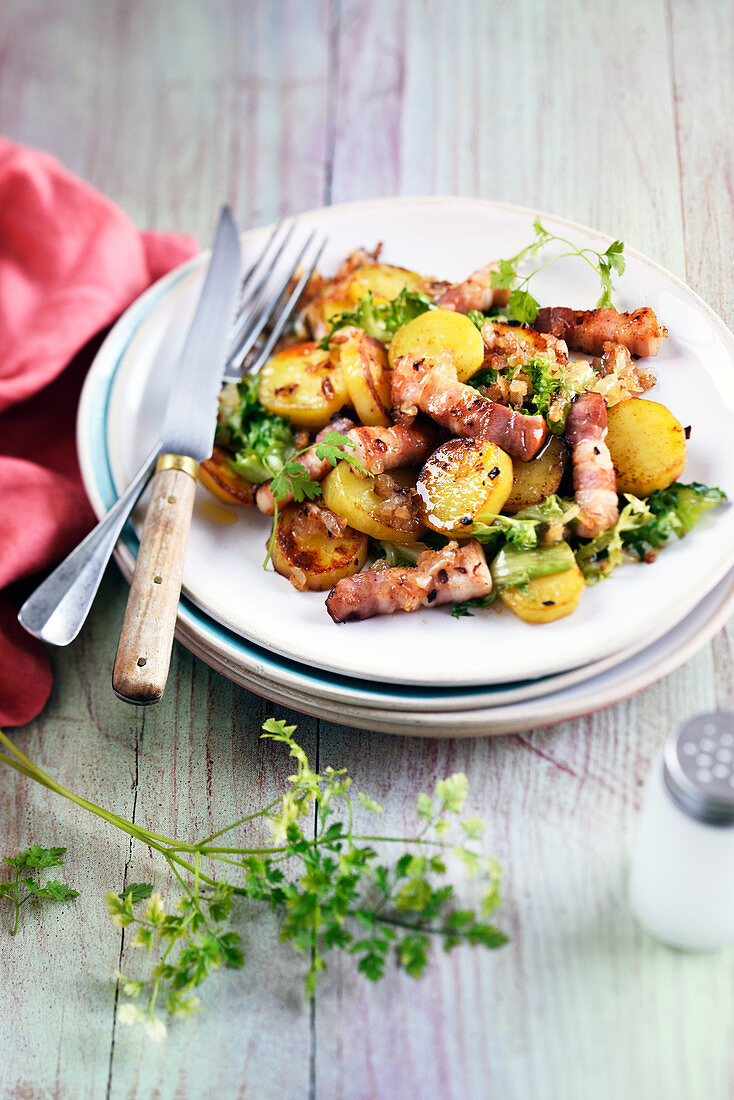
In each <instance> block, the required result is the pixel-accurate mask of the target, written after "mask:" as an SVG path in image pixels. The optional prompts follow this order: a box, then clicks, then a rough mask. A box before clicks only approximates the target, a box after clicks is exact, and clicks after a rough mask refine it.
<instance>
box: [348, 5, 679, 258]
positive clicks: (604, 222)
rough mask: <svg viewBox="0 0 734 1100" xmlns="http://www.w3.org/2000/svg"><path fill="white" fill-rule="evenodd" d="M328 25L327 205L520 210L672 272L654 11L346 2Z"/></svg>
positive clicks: (671, 155)
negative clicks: (458, 197)
mask: <svg viewBox="0 0 734 1100" xmlns="http://www.w3.org/2000/svg"><path fill="white" fill-rule="evenodd" d="M341 10H342V15H341V35H340V50H339V64H338V70H337V71H338V78H339V94H338V98H337V116H336V152H335V159H334V172H333V185H332V198H333V201H334V202H343V201H348V200H352V199H360V198H367V197H372V196H377V195H379V196H384V195H389V194H425V193H439V194H463V195H473V196H479V197H481V198H488V199H497V200H500V201H503V202H511V203H519V204H521V205H527V206H530V207H531V208H533V209H538V210H547V211H550V212H552V213H555V214H558V215H561V216H564V217H568V218H572V219H573V220H576V221H580V222H584V223H586V224H588V225H592V226H594V227H595V228H598V229H601V230H602V231H604V232H607V233H609V234H610V235H613V236H620V237H623V238H624V239H625V240H627V241H628V243H629V244H631V245H633V246H634V247H636V248H639V249H640V250H642V251H643V252H646V253H647V254H649V255H651V256H652V257H654V258H655V259H657V260H658V262H660V263H662V264H664V265H665V266H667V267H670V268H671V269H672V270H673V271H675V272H676V273H677V274H679V275H681V274H682V273H683V250H682V248H681V245H680V229H681V214H680V197H679V190H678V184H677V178H678V163H677V154H676V141H675V130H674V112H673V94H672V86H671V81H670V78H669V70H668V45H669V44H668V40H667V27H666V12H665V5H664V2H663V0H654V2H649V3H645V4H637V3H635V2H634V0H623V2H622V3H620V4H617V5H615V6H614V7H613V8H610V7H604V6H603V5H599V4H586V3H584V2H583V0H546V2H543V3H537V0H519V2H518V3H515V4H511V5H508V4H496V3H485V2H481V0H480V2H476V0H431V2H427V3H426V2H424V0H407V2H406V3H404V4H399V5H395V4H391V3H390V0H379V2H377V3H374V2H369V0H345V2H344V3H343V4H342V8H341ZM641 104H644V124H643V122H642V118H641V107H640V105H641Z"/></svg>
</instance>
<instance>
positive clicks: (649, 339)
mask: <svg viewBox="0 0 734 1100" xmlns="http://www.w3.org/2000/svg"><path fill="white" fill-rule="evenodd" d="M533 327H534V328H535V329H537V331H538V332H550V333H551V335H553V336H557V337H558V338H559V339H560V340H565V341H566V343H567V344H568V346H569V347H570V348H575V349H576V350H577V351H585V352H587V354H589V355H603V353H604V344H605V343H607V342H611V343H614V344H623V345H624V347H626V348H627V350H628V351H629V352H630V354H632V355H640V356H646V355H657V353H658V351H659V350H660V341H661V340H662V339H664V337H666V336H667V335H668V330H667V329H666V328H665V326H664V325H661V324H660V323H659V322H658V319H657V317H656V316H655V314H654V313H653V311H652V310H651V309H649V308H648V307H647V306H643V307H642V308H641V309H636V310H635V311H634V313H617V311H616V309H588V310H583V309H567V308H566V307H565V306H553V307H551V308H549V309H541V310H538V316H537V317H536V318H535V321H534V325H533Z"/></svg>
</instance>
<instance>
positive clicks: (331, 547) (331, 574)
mask: <svg viewBox="0 0 734 1100" xmlns="http://www.w3.org/2000/svg"><path fill="white" fill-rule="evenodd" d="M368 546H369V539H368V538H367V536H366V535H362V534H360V533H359V532H358V531H354V530H353V529H352V528H351V527H349V526H348V525H347V524H345V523H340V522H339V521H338V518H337V517H336V516H334V515H331V514H330V513H329V512H328V511H327V509H326V508H322V507H320V506H319V505H318V504H313V503H312V502H308V501H305V502H304V503H302V504H287V505H286V506H285V508H284V509H283V511H282V512H281V513H280V515H279V516H278V523H277V525H276V529H275V538H274V540H273V544H272V550H271V558H270V560H271V561H272V563H273V567H274V569H275V570H276V571H277V572H278V573H281V574H282V575H283V576H284V577H288V578H289V580H290V582H291V584H293V586H294V587H295V588H297V589H298V590H299V591H301V592H303V591H306V590H309V591H312V592H326V590H327V589H329V588H332V587H333V585H335V584H336V582H337V581H338V580H341V579H342V577H351V575H352V574H353V573H358V572H359V571H360V569H361V568H362V566H363V565H364V563H365V561H366V560H367V549H368Z"/></svg>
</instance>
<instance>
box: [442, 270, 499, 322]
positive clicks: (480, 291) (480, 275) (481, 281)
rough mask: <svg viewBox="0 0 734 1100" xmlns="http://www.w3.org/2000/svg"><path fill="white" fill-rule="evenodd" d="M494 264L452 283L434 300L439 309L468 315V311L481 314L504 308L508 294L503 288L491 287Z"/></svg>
mask: <svg viewBox="0 0 734 1100" xmlns="http://www.w3.org/2000/svg"><path fill="white" fill-rule="evenodd" d="M497 269H498V265H497V264H496V263H492V264H487V265H486V266H485V267H480V268H479V270H478V271H474V272H472V274H471V275H470V276H469V278H468V279H464V281H463V282H461V283H454V284H453V285H452V286H450V287H449V288H448V289H447V290H444V291H443V293H442V294H439V296H438V297H437V298H436V305H437V306H440V308H441V309H453V310H456V312H457V313H468V312H469V310H470V309H478V310H481V312H482V313H484V312H486V311H487V310H488V309H491V307H492V306H506V305H507V302H508V300H509V297H510V292H509V290H507V289H506V288H505V287H497V286H492V272H494V271H497Z"/></svg>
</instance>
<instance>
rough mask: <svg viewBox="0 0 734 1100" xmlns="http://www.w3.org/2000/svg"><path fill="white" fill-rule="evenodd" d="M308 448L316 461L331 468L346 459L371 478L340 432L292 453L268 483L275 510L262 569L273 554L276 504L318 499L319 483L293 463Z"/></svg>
mask: <svg viewBox="0 0 734 1100" xmlns="http://www.w3.org/2000/svg"><path fill="white" fill-rule="evenodd" d="M312 448H313V450H314V451H315V452H316V456H317V457H318V458H322V459H325V460H326V461H327V462H328V463H329V464H330V465H331V466H336V465H337V464H338V463H339V462H341V461H342V459H346V461H347V462H349V464H350V465H351V466H352V467H353V468H354V469H355V470H356V471H357V472H358V473H360V474H363V475H364V476H365V477H371V476H372V475H371V474H370V473H369V471H368V470H366V469H365V468H364V466H363V465H362V463H361V462H359V461H358V460H357V459H356V458H355V457H354V456H353V455H352V454H350V451H353V450H355V445H354V443H353V442H352V440H351V439H349V437H348V436H346V435H342V434H341V433H340V432H327V434H326V435H325V436H324V438H323V439H322V440H321V441H320V442H319V443H316V444H309V445H308V446H307V447H303V448H302V449H301V450H300V451H296V453H295V454H294V455H292V456H291V458H289V459H288V460H287V461H286V462H285V463H284V464H283V468H282V469H281V470H279V471H278V473H277V474H276V475H275V477H274V478H273V480H272V481H271V482H270V491H271V493H272V494H273V501H274V504H275V510H274V512H273V527H272V531H271V533H270V538H269V539H268V552H267V554H266V555H265V561H264V562H263V569H265V568H266V567H267V564H268V562H269V561H270V557H271V554H272V552H273V543H274V540H275V533H276V529H277V526H278V504H279V503H280V502H282V501H284V500H288V498H289V497H291V496H292V497H293V500H294V501H296V502H297V503H300V502H301V501H303V500H316V498H317V497H320V496H321V483H320V482H318V481H313V480H312V478H311V477H310V476H309V473H308V471H307V470H306V468H305V466H304V465H303V463H302V462H298V461H297V460H298V459H299V458H300V456H301V455H302V454H304V453H305V452H306V451H309V450H311V449H312Z"/></svg>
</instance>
